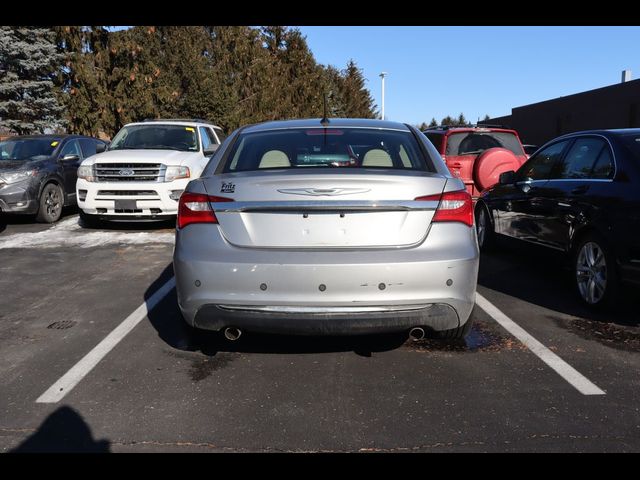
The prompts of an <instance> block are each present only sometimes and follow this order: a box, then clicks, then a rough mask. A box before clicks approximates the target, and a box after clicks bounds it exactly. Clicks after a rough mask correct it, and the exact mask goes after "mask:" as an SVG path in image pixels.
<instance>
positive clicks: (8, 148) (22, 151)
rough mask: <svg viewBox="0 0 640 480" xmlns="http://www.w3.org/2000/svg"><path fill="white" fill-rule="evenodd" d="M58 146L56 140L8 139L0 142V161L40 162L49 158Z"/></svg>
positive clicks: (57, 140) (58, 142) (58, 141)
mask: <svg viewBox="0 0 640 480" xmlns="http://www.w3.org/2000/svg"><path fill="white" fill-rule="evenodd" d="M59 144H60V140H59V139H56V138H10V139H8V140H6V141H4V142H0V160H7V161H9V160H10V161H16V160H22V161H28V160H41V159H45V158H47V157H49V156H51V155H52V154H53V152H54V150H55V149H56V148H57V147H58V145H59Z"/></svg>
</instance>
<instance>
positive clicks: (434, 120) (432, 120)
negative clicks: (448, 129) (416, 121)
mask: <svg viewBox="0 0 640 480" xmlns="http://www.w3.org/2000/svg"><path fill="white" fill-rule="evenodd" d="M429 126H430V127H437V126H438V122H436V119H435V117H432V118H431V122H430V123H429Z"/></svg>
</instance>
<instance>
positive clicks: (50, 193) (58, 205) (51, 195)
mask: <svg viewBox="0 0 640 480" xmlns="http://www.w3.org/2000/svg"><path fill="white" fill-rule="evenodd" d="M38 204H39V205H38V213H37V214H36V221H37V222H41V223H54V222H57V221H58V219H59V218H60V216H61V215H62V207H63V206H64V192H63V191H62V188H60V187H59V186H58V185H56V184H55V183H47V184H46V185H45V186H44V188H43V189H42V193H40V199H39V200H38Z"/></svg>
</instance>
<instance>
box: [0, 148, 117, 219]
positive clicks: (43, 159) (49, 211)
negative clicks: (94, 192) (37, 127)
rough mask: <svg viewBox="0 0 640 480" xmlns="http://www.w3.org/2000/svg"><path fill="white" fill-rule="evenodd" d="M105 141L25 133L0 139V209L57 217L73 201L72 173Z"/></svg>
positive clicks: (74, 179)
mask: <svg viewBox="0 0 640 480" xmlns="http://www.w3.org/2000/svg"><path fill="white" fill-rule="evenodd" d="M106 147H107V144H106V143H105V142H103V141H102V140H99V139H97V138H92V137H85V136H82V135H26V136H16V137H10V138H8V139H7V140H4V141H2V142H0V212H2V213H25V214H35V215H36V219H37V220H38V221H39V222H47V223H52V222H55V221H57V220H58V219H59V218H60V215H61V213H62V207H63V206H66V205H74V204H75V203H76V179H77V177H76V172H77V170H78V166H79V165H80V162H82V160H83V159H85V158H87V157H90V156H91V155H94V154H96V153H100V152H103V151H104V150H105V149H106Z"/></svg>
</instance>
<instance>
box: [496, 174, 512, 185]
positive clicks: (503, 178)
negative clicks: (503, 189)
mask: <svg viewBox="0 0 640 480" xmlns="http://www.w3.org/2000/svg"><path fill="white" fill-rule="evenodd" d="M515 182H516V172H514V171H513V170H509V171H508V172H502V173H501V174H500V177H499V180H498V183H499V184H500V185H511V184H513V183H515Z"/></svg>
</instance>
